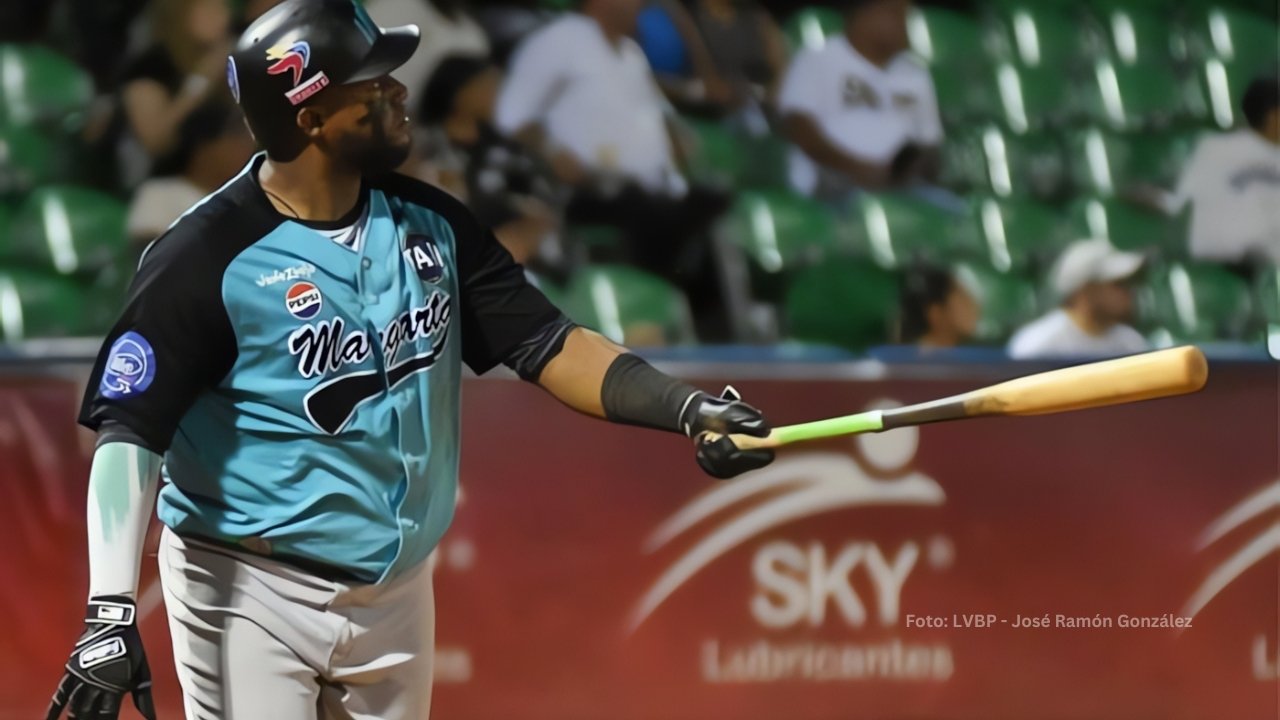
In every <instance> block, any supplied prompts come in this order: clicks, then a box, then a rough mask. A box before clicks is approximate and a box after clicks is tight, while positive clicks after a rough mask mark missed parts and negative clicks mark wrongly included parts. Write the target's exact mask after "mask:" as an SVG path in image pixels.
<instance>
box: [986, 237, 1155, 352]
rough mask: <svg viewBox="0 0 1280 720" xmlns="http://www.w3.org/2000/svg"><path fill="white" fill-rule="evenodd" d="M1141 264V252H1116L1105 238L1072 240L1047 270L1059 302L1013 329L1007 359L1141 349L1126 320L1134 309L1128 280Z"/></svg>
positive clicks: (1142, 342)
mask: <svg viewBox="0 0 1280 720" xmlns="http://www.w3.org/2000/svg"><path fill="white" fill-rule="evenodd" d="M1143 262H1144V258H1143V256H1142V255H1140V254H1138V253H1130V252H1121V251H1119V250H1116V249H1115V248H1113V247H1112V246H1111V243H1110V242H1108V241H1107V240H1104V239H1092V240H1078V241H1076V242H1074V243H1072V244H1071V245H1070V246H1068V247H1067V249H1066V250H1064V251H1063V253H1062V255H1061V257H1059V258H1058V262H1057V263H1056V264H1055V265H1054V267H1053V270H1052V272H1051V273H1050V282H1051V285H1052V287H1053V291H1054V294H1055V296H1056V297H1057V298H1058V299H1059V300H1060V302H1061V306H1060V307H1059V308H1058V309H1056V310H1053V311H1052V312H1050V313H1049V314H1047V315H1045V316H1043V317H1041V318H1039V319H1037V320H1034V321H1032V322H1031V323H1029V324H1027V325H1026V326H1024V327H1023V328H1022V329H1020V330H1018V332H1016V333H1014V336H1013V338H1012V339H1011V340H1010V341H1009V355H1010V357H1013V358H1014V359H1018V360H1022V359H1032V358H1054V357H1070V356H1097V355H1126V354H1129V353H1136V352H1142V351H1144V350H1146V349H1147V341H1146V340H1144V339H1143V337H1142V335H1140V334H1138V331H1137V330H1134V329H1133V328H1132V327H1130V326H1129V325H1127V324H1126V323H1127V322H1128V320H1129V318H1130V316H1131V315H1132V313H1133V292H1132V290H1131V289H1130V281H1131V280H1132V279H1133V277H1134V275H1136V274H1137V273H1138V271H1139V270H1141V269H1142V265H1143Z"/></svg>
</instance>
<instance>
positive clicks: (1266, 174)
mask: <svg viewBox="0 0 1280 720" xmlns="http://www.w3.org/2000/svg"><path fill="white" fill-rule="evenodd" d="M1242 106H1243V107H1242V109H1243V110H1244V116H1245V120H1247V121H1248V126H1247V127H1242V128H1240V129H1238V130H1235V131H1232V132H1229V133H1221V134H1215V135H1212V136H1209V137H1206V138H1204V139H1203V140H1201V141H1200V144H1199V145H1198V146H1196V150H1195V152H1194V153H1193V154H1192V155H1191V159H1190V160H1189V161H1188V163H1187V166H1186V167H1185V168H1184V170H1183V172H1182V179H1181V181H1180V182H1179V183H1178V194H1177V199H1176V201H1175V203H1174V204H1175V205H1176V206H1184V205H1185V204H1186V203H1190V205H1191V238H1190V241H1191V254H1192V255H1193V256H1194V257H1197V258H1200V259H1203V260H1213V261H1217V262H1229V263H1240V262H1244V261H1247V260H1253V259H1260V258H1267V259H1270V261H1272V262H1276V263H1280V80H1278V79H1277V78H1276V77H1270V78H1259V79H1257V80H1255V81H1253V83H1252V84H1250V85H1249V88H1248V89H1247V90H1246V91H1245V95H1244V101H1243V103H1242Z"/></svg>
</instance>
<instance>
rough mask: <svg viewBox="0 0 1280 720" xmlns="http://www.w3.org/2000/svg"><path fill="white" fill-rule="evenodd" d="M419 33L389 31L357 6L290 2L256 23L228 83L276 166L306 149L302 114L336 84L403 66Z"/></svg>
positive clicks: (349, 1) (240, 45)
mask: <svg viewBox="0 0 1280 720" xmlns="http://www.w3.org/2000/svg"><path fill="white" fill-rule="evenodd" d="M417 48H418V27H417V26H416V25H405V26H404V27H396V28H388V29H383V28H380V27H378V25H377V23H375V22H374V21H373V19H372V18H370V17H369V14H368V13H367V12H365V10H364V8H363V7H361V6H360V5H359V4H357V2H356V0H285V2H283V3H280V4H279V5H277V6H275V7H273V8H271V9H270V10H268V11H267V12H266V13H264V14H263V15H262V17H260V18H258V19H257V20H255V21H254V23H253V24H252V25H250V26H249V28H248V29H247V30H245V31H244V33H243V34H242V35H241V36H240V40H239V42H237V43H236V47H235V50H234V51H233V52H232V53H231V55H230V57H228V58H227V84H228V85H230V86H231V94H232V96H233V97H235V99H236V102H237V103H239V104H240V107H241V108H242V109H243V110H244V116H245V119H246V120H248V122H249V129H250V130H252V131H253V136H254V138H256V139H257V141H258V143H259V144H260V145H262V147H263V148H264V149H266V151H267V152H268V153H269V154H270V155H271V157H272V159H276V160H292V159H293V158H294V157H296V156H297V154H298V153H299V152H301V151H302V149H303V148H304V147H305V145H306V143H305V140H304V138H303V136H302V132H301V130H299V129H298V126H297V121H296V116H297V114H298V108H299V106H301V105H302V104H303V103H305V102H306V101H307V100H308V99H309V98H311V97H314V96H315V95H316V94H318V93H322V92H324V89H325V88H327V87H329V86H330V85H345V84H348V83H355V82H360V81H362V80H369V79H371V78H376V77H378V76H380V75H385V74H386V73H388V72H390V71H392V70H394V69H395V68H398V67H400V66H401V65H403V64H404V62H405V61H406V60H408V59H409V57H410V56H412V55H413V53H414V51H415V50H417Z"/></svg>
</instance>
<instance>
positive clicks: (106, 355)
mask: <svg viewBox="0 0 1280 720" xmlns="http://www.w3.org/2000/svg"><path fill="white" fill-rule="evenodd" d="M196 225H197V226H198V223H197V224H196ZM189 227H190V226H179V227H177V228H175V229H174V230H171V231H170V232H169V233H168V234H167V235H165V236H163V237H162V238H161V239H160V240H158V241H156V243H155V244H153V245H152V247H151V248H150V250H149V251H148V252H147V253H146V254H145V255H144V257H143V259H142V263H141V265H140V267H139V268H138V273H137V275H136V276H135V277H134V279H133V282H132V284H131V285H130V288H129V292H128V297H127V300H126V302H125V307H124V311H123V313H122V314H121V316H120V319H119V320H118V321H117V322H116V325H115V327H113V328H112V329H111V331H110V332H109V333H108V334H107V337H106V339H105V340H104V342H103V344H102V349H101V350H100V351H99V352H98V357H97V361H96V362H95V363H94V367H93V374H92V375H91V376H90V378H89V385H88V387H87V388H86V390H85V397H84V402H83V404H82V405H81V409H80V418H79V421H80V424H82V425H84V426H86V427H88V428H90V429H93V430H97V429H99V428H100V427H101V426H102V425H103V424H104V423H107V422H111V423H113V424H117V425H120V426H123V427H125V428H127V429H128V430H129V431H131V432H132V433H133V434H134V435H136V436H137V437H139V438H141V439H142V440H143V441H144V442H145V443H146V447H147V449H149V450H152V451H153V452H156V453H161V454H162V453H164V452H165V450H167V449H168V447H169V443H170V441H171V440H172V438H173V434H174V431H175V430H176V429H177V426H178V422H179V421H180V420H181V419H182V416H183V415H185V414H186V412H187V410H188V409H189V408H190V407H191V404H192V403H193V402H194V401H195V399H196V397H197V396H198V395H199V394H200V393H201V392H202V391H203V390H205V389H206V388H208V387H210V386H212V385H215V384H216V383H218V382H219V381H220V380H221V378H222V377H223V376H225V375H226V374H227V372H228V371H229V370H230V369H231V365H232V364H233V363H234V362H235V355H236V342H235V338H234V332H233V331H232V329H231V322H230V320H229V318H228V317H227V313H226V309H225V305H224V304H223V301H222V272H223V270H224V269H225V268H226V262H218V261H217V260H216V259H215V258H214V257H213V256H212V254H211V253H210V251H209V247H210V245H211V243H210V242H208V238H204V239H203V240H202V238H200V237H198V236H197V235H198V234H199V231H197V230H193V229H188V228H189Z"/></svg>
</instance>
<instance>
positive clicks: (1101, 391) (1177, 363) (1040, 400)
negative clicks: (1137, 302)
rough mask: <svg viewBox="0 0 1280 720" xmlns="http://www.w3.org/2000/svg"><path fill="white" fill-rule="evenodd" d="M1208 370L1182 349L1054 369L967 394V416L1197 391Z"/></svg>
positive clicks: (1199, 356) (1196, 354)
mask: <svg viewBox="0 0 1280 720" xmlns="http://www.w3.org/2000/svg"><path fill="white" fill-rule="evenodd" d="M1208 377H1209V365H1208V362H1207V361H1206V360H1205V357H1204V353H1202V352H1200V349H1199V348H1196V347H1192V346H1189V345H1188V346H1183V347H1176V348H1170V349H1168V350H1157V351H1155V352H1149V353H1143V354H1141V355H1131V356H1129V357H1122V358H1116V359H1114V360H1104V361H1102V362H1095V363H1089V364H1086V365H1078V366H1075V367H1069V368H1063V369H1061V370H1052V371H1050V372H1045V373H1039V374H1036V375H1029V376H1027V377H1023V378H1018V379H1016V380H1010V381H1008V382H1003V383H1000V384H999V385H993V386H991V387H988V388H983V389H981V390H975V391H973V392H971V393H968V394H967V395H966V396H964V397H965V408H966V414H967V415H968V416H970V417H972V416H977V415H1041V414H1045V413H1055V412H1067V411H1069V410H1082V409H1085V408H1093V407H1105V406H1107V405H1116V404H1119V403H1130V402H1139V401H1141V400H1151V399H1154V398H1161V397H1169V396H1172V395H1182V394H1185V393H1190V392H1195V391H1197V390H1199V389H1200V388H1202V387H1204V384H1205V382H1206V381H1207V380H1208Z"/></svg>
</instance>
